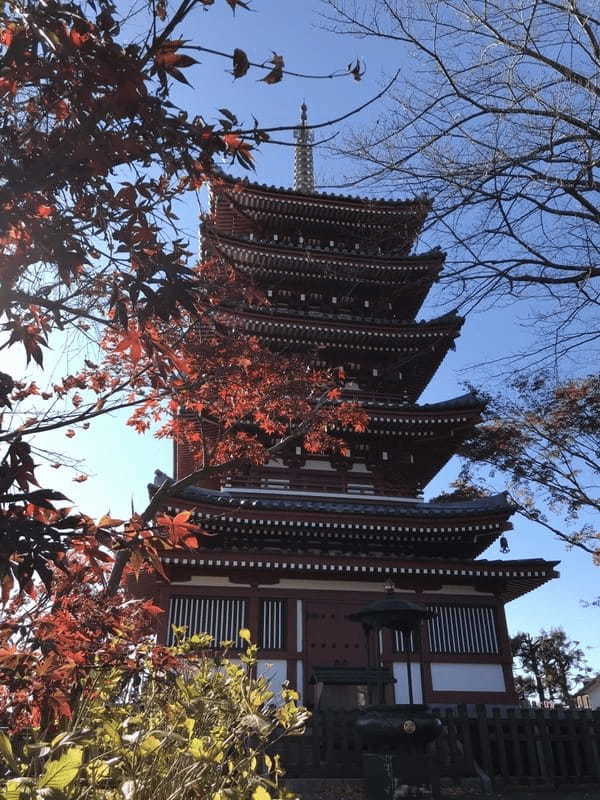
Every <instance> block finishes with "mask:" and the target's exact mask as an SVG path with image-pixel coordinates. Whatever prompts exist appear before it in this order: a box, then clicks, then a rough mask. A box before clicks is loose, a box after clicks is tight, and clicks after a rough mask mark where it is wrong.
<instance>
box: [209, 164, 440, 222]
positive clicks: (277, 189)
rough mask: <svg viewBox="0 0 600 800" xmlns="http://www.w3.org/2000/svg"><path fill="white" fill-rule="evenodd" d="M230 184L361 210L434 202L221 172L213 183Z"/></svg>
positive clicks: (280, 196)
mask: <svg viewBox="0 0 600 800" xmlns="http://www.w3.org/2000/svg"><path fill="white" fill-rule="evenodd" d="M223 184H225V185H227V187H228V188H235V187H236V186H240V187H243V189H244V190H245V192H246V193H256V194H259V195H261V196H265V197H266V198H268V199H270V200H274V201H276V200H277V199H283V200H298V201H304V202H306V203H315V202H322V203H326V204H329V205H331V206H334V207H335V206H340V205H347V206H349V207H350V208H352V209H354V210H358V211H365V210H368V211H372V212H377V211H379V212H388V213H389V212H392V211H396V212H398V211H411V212H414V211H415V209H418V210H419V211H421V210H422V209H426V210H427V211H428V210H429V209H430V208H431V206H432V205H433V202H432V200H431V198H429V197H427V196H426V195H420V196H418V197H411V198H402V199H397V200H390V199H389V198H383V197H381V198H364V197H360V196H357V195H349V194H334V193H330V192H308V193H307V192H302V191H298V190H297V189H290V188H288V187H284V186H274V185H269V184H265V183H258V182H256V181H251V180H249V179H248V178H247V177H242V178H236V177H234V176H232V175H227V174H226V173H223V172H222V173H221V174H220V175H219V177H218V179H217V181H216V182H213V189H214V190H217V191H218V188H219V186H220V185H223Z"/></svg>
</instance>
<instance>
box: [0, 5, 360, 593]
mask: <svg viewBox="0 0 600 800" xmlns="http://www.w3.org/2000/svg"><path fill="white" fill-rule="evenodd" d="M226 2H227V4H228V5H229V6H230V7H231V8H232V10H233V11H234V12H235V11H236V10H238V9H239V10H241V11H244V10H246V9H247V8H248V7H249V3H248V2H242V1H241V0H226ZM213 4H214V0H182V2H180V3H179V4H178V5H177V6H176V7H175V8H174V9H170V8H167V6H166V4H165V3H162V2H159V3H157V4H154V3H152V4H148V5H143V6H142V10H143V11H144V13H145V14H146V15H147V19H146V21H147V25H146V26H143V27H144V31H145V33H144V35H143V36H142V37H140V36H139V34H138V35H134V34H133V33H131V30H130V26H129V25H128V21H129V20H128V14H129V12H130V11H131V9H130V8H129V6H128V5H127V4H122V5H121V6H116V5H114V4H113V3H111V2H109V0H98V2H97V3H95V2H91V0H90V2H87V3H82V4H76V3H67V2H64V3H61V2H56V3H52V4H41V3H39V4H31V3H28V2H21V1H20V0H9V1H8V2H6V3H4V4H3V5H2V6H1V7H0V98H1V100H2V111H1V115H2V130H1V137H2V154H1V156H0V159H1V161H0V164H1V180H0V277H1V280H2V295H1V297H0V313H1V314H2V324H3V330H4V333H5V339H4V341H3V343H2V348H3V349H8V348H12V349H14V348H15V347H21V348H23V350H24V354H25V357H26V361H27V363H29V362H30V361H33V362H35V363H37V364H38V365H39V366H40V367H43V366H44V364H45V361H44V356H45V352H46V350H47V348H48V347H49V344H50V341H51V340H53V338H54V339H55V338H56V337H57V336H60V337H65V336H69V337H74V338H75V340H77V337H79V340H85V341H86V342H88V343H90V346H91V348H92V350H93V352H94V353H96V354H97V357H96V356H94V357H93V359H92V358H85V359H82V362H81V364H80V366H79V368H78V369H73V370H71V371H70V373H69V374H68V375H64V376H62V377H60V378H55V379H54V380H53V381H52V382H51V384H50V385H49V386H48V387H43V386H38V382H37V381H33V380H30V379H28V378H24V379H19V378H18V377H15V376H13V375H9V374H7V373H2V374H1V375H0V406H3V407H4V414H3V416H2V422H1V425H0V443H1V444H2V445H3V447H4V448H5V449H4V453H3V454H2V458H1V462H0V509H1V510H0V534H1V538H0V579H1V580H2V587H3V596H4V598H7V597H9V595H10V592H11V590H12V588H13V586H14V585H15V581H16V582H17V583H18V585H19V587H20V588H21V589H30V588H31V586H32V580H33V578H34V577H35V576H36V575H37V576H39V577H40V578H41V579H42V581H43V582H44V583H45V585H46V589H49V586H50V582H51V580H52V578H53V576H54V572H53V570H52V569H50V567H49V566H48V564H49V563H55V564H57V565H59V566H60V567H61V568H63V569H64V568H65V564H66V560H65V559H66V558H67V556H68V553H69V552H70V551H69V548H70V547H71V546H73V545H75V546H76V547H78V548H79V549H80V550H82V551H84V552H85V554H86V557H87V558H89V559H92V568H95V567H94V563H95V562H96V561H99V560H102V559H103V558H106V557H108V558H113V556H114V554H115V552H116V553H117V555H116V558H115V563H114V566H113V574H112V576H111V579H110V580H109V582H108V585H107V587H106V591H107V593H109V594H112V593H114V592H115V591H116V590H117V589H118V586H119V583H120V580H121V578H122V576H123V572H124V569H125V566H126V564H127V562H128V561H129V560H130V559H133V563H134V564H135V565H136V566H137V567H139V566H140V565H141V564H142V563H143V562H145V561H150V562H151V563H152V564H153V565H154V567H155V568H157V569H159V568H160V553H161V551H162V549H163V548H165V547H173V546H188V545H190V544H192V545H193V544H194V543H196V544H197V539H193V536H192V533H191V532H190V531H188V534H189V535H188V536H181V535H180V533H179V530H180V526H179V525H175V526H174V525H173V524H172V523H171V522H170V521H169V520H168V519H166V517H165V515H163V516H162V517H161V519H160V520H157V519H155V516H156V511H157V509H158V507H159V501H160V496H161V495H160V490H159V493H158V496H157V497H155V498H153V500H152V501H151V502H150V504H149V506H148V508H146V509H145V510H144V511H143V512H142V513H140V514H139V515H134V516H133V517H132V518H131V519H130V520H118V521H115V520H110V519H109V518H103V519H102V520H99V521H94V520H92V519H91V518H90V517H89V516H87V515H85V514H80V513H74V512H72V511H71V510H69V506H68V500H67V498H66V496H65V495H64V494H63V493H62V492H59V491H57V490H56V489H52V488H44V487H39V486H37V484H36V477H35V466H36V463H37V462H38V461H39V460H40V458H41V457H42V456H43V448H42V445H40V437H41V436H42V435H43V434H44V433H47V432H49V431H56V430H61V429H62V430H63V431H64V435H65V436H66V437H68V438H73V437H75V436H76V435H77V433H78V431H79V430H81V429H83V428H86V427H87V426H89V425H90V423H91V421H93V419H94V418H96V417H97V416H99V415H102V414H106V413H108V412H110V411H114V410H119V409H127V408H129V409H131V418H130V420H129V424H130V425H132V426H133V427H134V428H135V429H136V430H139V431H141V432H145V431H147V430H148V429H149V428H150V427H155V428H157V429H158V435H159V436H163V437H173V438H178V439H180V440H182V441H185V443H186V444H187V445H188V446H189V447H190V448H191V450H192V452H193V454H194V463H195V468H194V470H193V471H192V472H191V473H190V475H189V476H186V477H185V479H184V482H188V483H193V482H194V481H195V480H197V479H198V477H199V475H200V474H202V473H203V472H206V471H209V470H219V469H224V468H227V467H229V466H231V464H233V463H236V464H242V463H247V462H249V461H250V462H255V463H258V462H261V461H263V460H264V459H266V458H267V457H268V454H269V452H272V450H273V449H274V448H275V449H276V448H277V447H280V446H282V444H283V443H285V442H286V441H287V440H288V439H289V438H290V437H304V439H305V445H306V446H307V448H308V449H312V450H315V449H325V450H326V449H327V448H331V447H336V446H337V444H336V440H335V439H334V437H332V435H331V432H330V430H331V426H332V425H333V424H334V423H335V424H337V425H338V426H339V425H340V424H342V425H350V426H352V425H361V424H364V423H363V418H362V416H361V414H360V412H357V411H356V410H354V409H353V408H352V407H350V406H347V405H344V404H341V403H339V398H338V397H337V395H336V386H337V384H338V383H339V379H338V377H337V376H336V375H335V374H330V373H327V372H325V371H319V370H315V369H310V368H308V367H307V366H306V364H305V363H303V362H301V361H300V360H299V359H296V358H292V357H290V358H288V357H286V356H285V355H281V354H279V355H277V356H275V355H273V354H272V353H269V352H268V351H266V350H265V349H264V348H263V347H262V346H261V344H260V343H259V341H258V340H256V339H255V338H252V337H250V336H247V335H245V334H244V331H243V330H242V329H241V328H240V326H239V324H237V323H236V318H235V310H236V308H239V307H240V306H241V305H244V304H245V303H247V302H249V301H250V300H252V302H266V299H265V298H261V297H260V296H258V299H257V293H256V290H255V289H253V288H252V287H251V286H249V285H248V283H247V279H245V280H244V281H242V280H240V278H239V276H238V275H237V273H236V270H235V267H234V265H232V264H229V263H224V262H223V261H222V260H212V261H209V262H206V263H201V264H197V263H195V259H194V258H193V256H192V254H191V253H190V252H189V249H188V245H187V242H185V241H184V240H183V239H182V238H181V237H180V236H179V235H178V233H177V231H176V224H175V223H176V220H177V217H176V215H175V211H174V205H175V203H176V202H177V201H178V200H180V199H181V198H182V197H184V196H185V195H186V193H188V192H195V191H197V190H198V189H200V188H201V187H202V186H204V185H206V184H208V183H210V182H214V181H218V180H220V177H219V173H218V171H217V170H215V167H214V163H215V157H217V156H218V157H220V158H221V157H228V158H229V159H230V160H231V161H232V162H235V163H237V164H239V165H241V166H242V167H243V168H250V167H251V166H252V162H253V153H252V150H253V148H254V147H255V146H256V145H257V144H261V143H264V142H266V141H268V140H269V132H268V129H266V128H260V127H259V126H258V123H256V122H255V123H254V125H253V126H251V127H249V128H244V127H243V125H241V124H240V123H239V122H238V120H237V118H236V116H235V115H234V114H233V113H232V112H231V111H229V110H228V109H225V108H224V109H221V110H220V112H221V118H220V119H219V120H218V122H217V123H214V124H210V123H208V122H207V121H206V120H205V119H204V118H203V117H202V116H199V115H198V116H195V117H193V118H190V116H189V115H188V114H187V113H186V112H185V111H184V110H182V109H180V108H179V107H177V105H176V104H175V103H174V102H173V96H172V84H173V81H175V82H184V83H185V82H187V81H188V79H187V77H186V71H187V70H188V69H189V68H190V67H192V66H194V65H195V64H196V60H195V59H194V57H193V56H192V55H191V53H192V52H194V51H197V50H203V49H204V50H206V52H212V51H211V50H210V49H208V48H205V47H203V46H200V45H196V44H195V43H194V42H193V41H191V40H187V39H186V40H184V39H182V38H179V37H180V33H179V32H180V31H181V30H182V29H183V27H184V26H185V29H186V31H187V30H189V29H190V26H189V24H187V23H188V22H189V20H190V18H191V15H193V14H196V13H203V12H206V11H210V7H211V6H212V5H213ZM214 52H215V53H216V54H217V55H221V56H224V57H226V58H227V59H228V60H229V64H228V65H227V66H228V68H229V69H230V70H231V71H232V73H233V75H234V78H236V79H241V78H243V77H244V76H245V75H246V73H247V72H248V71H249V70H250V69H254V70H262V73H263V75H264V82H265V83H266V84H272V83H274V82H278V81H279V80H281V79H283V77H284V76H285V74H286V73H287V70H286V68H285V62H284V59H283V57H282V56H281V55H279V54H276V53H275V54H274V55H273V58H272V59H270V60H269V61H267V62H264V63H256V62H252V61H251V60H250V59H249V57H248V56H247V55H246V53H245V52H244V51H243V50H241V48H236V50H235V51H234V53H233V54H230V55H229V54H223V53H219V51H214ZM343 75H348V76H350V78H351V79H359V78H360V76H361V66H360V64H359V63H358V62H356V64H350V65H349V66H348V68H347V69H345V70H341V71H338V72H335V73H332V74H331V76H328V77H341V76H343ZM285 129H286V128H285V126H278V127H277V128H276V130H285ZM288 130H289V128H288ZM54 460H55V461H56V463H55V464H53V466H57V467H59V466H60V464H61V461H60V459H54ZM85 477H86V476H85V475H79V476H77V477H76V478H75V480H79V481H83V480H85ZM111 553H112V554H111ZM107 554H108V556H107Z"/></svg>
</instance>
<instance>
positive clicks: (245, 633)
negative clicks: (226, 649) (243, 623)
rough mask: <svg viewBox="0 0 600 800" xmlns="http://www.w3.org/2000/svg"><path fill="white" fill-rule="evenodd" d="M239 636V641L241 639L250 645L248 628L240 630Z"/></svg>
mask: <svg viewBox="0 0 600 800" xmlns="http://www.w3.org/2000/svg"><path fill="white" fill-rule="evenodd" d="M239 636H240V639H243V640H244V641H245V642H248V644H250V642H251V641H252V637H251V635H250V631H249V630H248V628H241V629H240V634H239Z"/></svg>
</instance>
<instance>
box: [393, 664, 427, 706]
mask: <svg viewBox="0 0 600 800" xmlns="http://www.w3.org/2000/svg"><path fill="white" fill-rule="evenodd" d="M410 667H411V669H410V674H411V677H412V690H413V702H414V703H422V702H423V688H422V686H421V665H420V664H414V663H411V665H410ZM394 678H395V679H396V683H395V684H394V700H395V701H396V703H408V674H407V669H406V663H405V662H403V661H394Z"/></svg>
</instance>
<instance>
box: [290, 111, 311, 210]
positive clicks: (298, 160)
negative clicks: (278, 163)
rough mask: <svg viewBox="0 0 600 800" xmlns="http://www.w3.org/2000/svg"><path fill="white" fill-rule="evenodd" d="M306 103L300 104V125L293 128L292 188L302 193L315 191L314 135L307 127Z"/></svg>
mask: <svg viewBox="0 0 600 800" xmlns="http://www.w3.org/2000/svg"><path fill="white" fill-rule="evenodd" d="M307 120H308V116H307V108H306V103H302V105H301V106H300V126H299V127H298V128H296V129H295V130H294V139H295V140H296V149H295V153H294V189H295V190H296V191H297V192H303V193H304V194H312V193H313V192H314V191H315V174H314V164H313V141H314V138H315V137H314V135H313V132H312V131H311V130H309V129H308V127H307V124H306V123H307Z"/></svg>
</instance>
